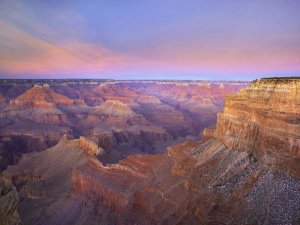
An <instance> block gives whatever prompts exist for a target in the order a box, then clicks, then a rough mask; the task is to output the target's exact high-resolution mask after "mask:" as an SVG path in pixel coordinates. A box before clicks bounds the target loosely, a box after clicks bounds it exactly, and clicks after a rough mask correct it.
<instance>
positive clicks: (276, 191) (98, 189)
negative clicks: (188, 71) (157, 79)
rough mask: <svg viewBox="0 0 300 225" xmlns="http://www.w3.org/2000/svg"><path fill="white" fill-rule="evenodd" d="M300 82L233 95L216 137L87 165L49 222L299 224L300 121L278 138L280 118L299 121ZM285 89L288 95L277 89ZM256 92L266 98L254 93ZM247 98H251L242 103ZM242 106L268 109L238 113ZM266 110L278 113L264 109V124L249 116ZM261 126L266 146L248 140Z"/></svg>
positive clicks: (267, 82) (266, 84) (270, 83)
mask: <svg viewBox="0 0 300 225" xmlns="http://www.w3.org/2000/svg"><path fill="white" fill-rule="evenodd" d="M299 85H300V79H286V80H279V81H278V80H273V79H264V80H261V81H255V82H253V83H252V85H251V86H250V87H249V88H247V89H246V90H243V91H241V93H240V94H237V95H235V96H231V97H229V100H228V98H227V99H226V103H225V109H224V113H223V114H221V115H220V116H219V118H218V125H217V128H216V131H215V136H214V137H213V138H211V139H209V140H207V141H204V142H202V143H197V142H185V143H183V144H180V145H177V146H175V147H170V148H169V149H168V152H167V153H165V154H160V155H152V156H145V155H144V156H141V155H135V156H130V157H128V159H125V160H122V161H120V162H119V163H117V164H113V165H109V166H103V165H102V164H101V163H99V162H98V161H95V160H92V161H89V162H87V163H85V164H84V165H82V166H80V167H78V168H77V169H76V170H74V172H73V175H72V189H73V192H72V195H71V197H70V198H69V199H68V200H66V201H65V202H64V203H63V206H62V207H63V209H64V210H60V211H55V212H54V213H53V216H52V217H50V218H49V221H48V222H50V223H51V224H58V221H64V223H65V224H207V225H210V224H228V225H229V224H230V225H233V224H236V225H241V224H270V225H271V224H272V225H282V224H286V225H294V224H298V223H299V210H300V208H299V202H300V193H299V190H300V181H299V177H300V174H299V171H300V170H299V155H298V152H299V145H298V142H299V137H298V136H297V135H298V134H299V133H298V132H296V133H295V131H298V129H299V124H298V123H294V122H292V123H291V124H285V125H282V126H280V131H281V136H280V137H278V136H277V135H276V134H277V133H276V132H277V130H279V128H276V127H277V124H276V123H278V124H280V123H281V124H282V122H281V120H280V118H285V119H284V120H283V121H290V120H287V116H288V117H289V116H290V115H292V117H291V118H292V121H294V119H295V118H299V115H298V114H297V113H298V112H299V111H298V96H299V95H298V94H297V92H296V94H295V95H293V94H292V95H290V94H288V93H294V91H295V90H298V88H299ZM270 89H271V90H270ZM279 90H284V93H287V94H283V93H280V94H277V93H278V92H280V91H279ZM245 93H251V95H247V94H245ZM255 95H256V96H260V98H252V97H251V96H255ZM235 98H236V100H235ZM241 98H242V99H243V100H241V101H239V100H240V99H241ZM268 99H273V100H272V101H273V104H262V103H261V102H265V101H269V100H268ZM276 99H277V100H276ZM227 101H229V102H227ZM235 101H237V102H239V103H240V102H242V103H243V104H236V103H235ZM278 101H282V102H284V103H286V102H288V105H289V107H288V108H287V109H286V108H285V109H283V108H282V109H281V108H278V107H277V102H278ZM260 104H261V105H260ZM236 105H238V106H239V107H240V105H250V106H251V105H252V106H254V105H255V106H259V105H260V107H257V108H256V107H251V110H239V111H236V107H237V106H236ZM231 106H232V108H231ZM261 108H264V109H267V112H270V114H268V113H266V114H263V115H264V119H263V120H262V122H261V123H258V124H257V122H256V121H257V117H256V116H249V117H247V113H249V112H250V113H249V114H250V115H256V113H257V114H258V115H260V113H261V111H260V110H261ZM239 109H240V108H239ZM229 112H230V113H231V114H233V115H232V116H230V115H231V114H229ZM234 113H235V114H234ZM282 115H284V116H282ZM223 117H225V119H228V118H229V119H230V122H231V124H232V125H228V123H224V125H222V123H223V122H222V121H223ZM274 118H275V120H274ZM278 118H279V119H278ZM242 119H243V120H242ZM241 120H242V122H241ZM268 120H273V122H274V126H273V129H272V130H271V132H267V131H265V132H263V131H261V130H263V129H266V130H267V129H269V126H271V125H272V123H265V124H264V123H263V122H267V121H268ZM229 124H230V123H229ZM253 124H254V125H253ZM237 125H239V126H237ZM253 126H257V127H258V128H257V129H258V130H259V133H260V132H262V134H263V135H261V136H260V137H259V138H257V141H258V142H259V143H264V145H262V144H259V145H256V141H255V140H253V139H250V141H249V140H248V139H247V138H245V137H251V138H252V136H253V135H255V133H251V134H249V135H246V134H248V132H252V130H251V129H250V128H251V127H253ZM276 129H277V130H276ZM230 134H232V135H230ZM291 134H293V135H291ZM233 135H234V138H232V136H233ZM269 135H274V137H273V138H272V139H271V140H274V141H275V142H276V141H277V142H278V138H280V139H279V140H280V143H282V144H277V145H274V144H273V143H272V141H270V139H269ZM291 138H293V139H291ZM251 140H252V142H251ZM249 143H250V144H254V145H249ZM249 146H250V148H249ZM291 150H293V151H291ZM268 151H271V154H272V152H275V153H277V154H279V153H278V152H281V155H280V154H279V155H280V156H282V157H279V156H278V155H277V157H278V158H275V159H274V158H273V159H274V160H271V159H270V158H268V157H266V156H264V157H258V156H257V153H258V152H268ZM295 152H296V154H295ZM275 153H274V154H275ZM258 155H259V154H258ZM281 158H283V159H284V160H287V161H286V162H292V163H289V164H286V165H284V166H282V164H279V163H278V161H277V160H280V159H281ZM293 162H296V163H293ZM297 162H298V163H297ZM71 207H73V208H74V207H75V208H76V209H77V211H76V213H75V212H72V211H70V209H71ZM79 212H80V213H79ZM66 215H68V218H66ZM87 215H88V216H87Z"/></svg>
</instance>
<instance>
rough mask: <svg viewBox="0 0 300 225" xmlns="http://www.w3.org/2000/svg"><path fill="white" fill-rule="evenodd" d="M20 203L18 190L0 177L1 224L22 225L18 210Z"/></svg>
mask: <svg viewBox="0 0 300 225" xmlns="http://www.w3.org/2000/svg"><path fill="white" fill-rule="evenodd" d="M18 204H19V196H18V192H17V190H16V189H15V187H14V186H13V185H12V184H10V183H9V182H7V181H5V180H4V179H2V177H0V225H22V222H21V220H20V218H19V215H18V212H17V207H18Z"/></svg>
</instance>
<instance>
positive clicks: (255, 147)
mask: <svg viewBox="0 0 300 225" xmlns="http://www.w3.org/2000/svg"><path fill="white" fill-rule="evenodd" d="M215 136H216V137H217V138H218V139H219V140H221V141H222V142H223V143H224V144H225V145H227V146H230V147H234V148H238V149H240V150H243V151H247V152H249V153H252V154H253V155H254V156H255V157H256V158H258V159H259V160H262V161H264V164H266V165H268V166H271V167H274V168H277V169H278V170H284V171H286V172H288V173H290V174H291V175H294V176H295V175H297V172H299V171H300V161H299V158H300V79H297V78H295V79H260V80H256V81H254V82H253V83H252V85H251V86H250V87H248V88H246V89H244V90H242V91H241V92H240V93H238V94H236V95H229V96H227V97H226V100H225V106H224V112H223V113H220V114H219V115H218V123H217V129H216V133H215Z"/></svg>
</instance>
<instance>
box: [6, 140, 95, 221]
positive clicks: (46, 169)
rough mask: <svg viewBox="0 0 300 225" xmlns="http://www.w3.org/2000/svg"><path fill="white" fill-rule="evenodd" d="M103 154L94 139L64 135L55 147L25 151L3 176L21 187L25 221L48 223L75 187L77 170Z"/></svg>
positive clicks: (19, 209) (21, 206)
mask: <svg viewBox="0 0 300 225" xmlns="http://www.w3.org/2000/svg"><path fill="white" fill-rule="evenodd" d="M100 153H101V152H100V149H99V148H97V147H96V146H95V143H94V142H93V141H92V140H89V139H87V138H84V137H81V138H80V139H75V140H69V139H68V138H67V136H64V137H63V138H62V139H61V140H60V142H59V143H58V144H57V145H55V146H54V147H52V148H49V149H47V150H45V151H42V152H35V153H28V154H24V155H23V157H22V159H21V160H20V162H19V163H18V164H17V165H15V166H10V167H8V169H7V170H5V171H4V172H3V177H4V178H5V179H9V180H11V181H12V182H13V184H14V185H15V186H16V187H17V189H18V192H19V194H20V196H21V198H22V201H21V203H20V205H19V207H18V211H19V213H20V216H21V218H22V221H23V222H24V224H38V222H39V221H44V222H45V224H47V222H46V221H47V220H46V219H45V218H47V217H48V216H49V215H52V212H53V211H55V210H57V209H58V208H57V207H59V206H60V205H61V204H62V203H63V202H64V200H65V199H66V198H67V196H68V193H69V192H70V190H71V177H72V176H71V175H72V171H73V169H74V168H76V167H79V166H80V165H82V164H84V163H86V162H87V161H89V160H90V159H93V158H95V155H98V154H100ZM0 199H1V197H0ZM11 200H13V198H11ZM0 201H1V200H0ZM16 204H17V203H16ZM15 207H17V205H15ZM0 208H1V207H0ZM11 213H13V211H11ZM45 220H46V221H45ZM48 224H49V223H48ZM50 224H51V223H50Z"/></svg>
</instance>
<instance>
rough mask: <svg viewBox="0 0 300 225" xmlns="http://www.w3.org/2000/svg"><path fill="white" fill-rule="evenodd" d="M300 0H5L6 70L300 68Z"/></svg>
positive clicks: (227, 74)
mask: <svg viewBox="0 0 300 225" xmlns="http://www.w3.org/2000/svg"><path fill="white" fill-rule="evenodd" d="M299 12H300V1H299V0H251V1H249V0H142V1H141V0H105V1H104V0H88V1H87V0H44V1H40V0H24V1H21V0H0V78H50V79H52V78H99V79H101V78H111V79H184V80H187V79H192V80H198V79H199V80H203V79H204V80H210V79H211V80H252V79H255V78H259V77H268V76H300V13H299Z"/></svg>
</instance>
